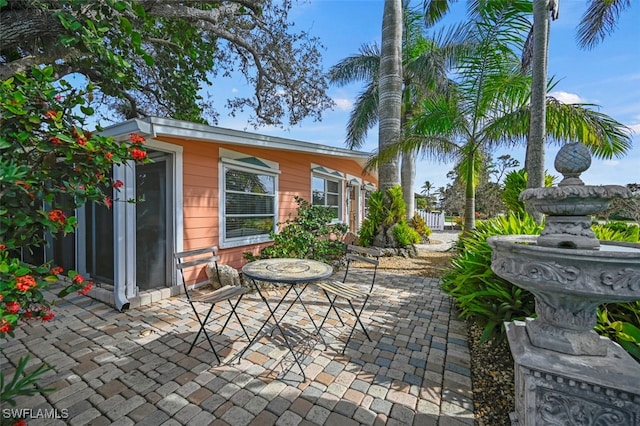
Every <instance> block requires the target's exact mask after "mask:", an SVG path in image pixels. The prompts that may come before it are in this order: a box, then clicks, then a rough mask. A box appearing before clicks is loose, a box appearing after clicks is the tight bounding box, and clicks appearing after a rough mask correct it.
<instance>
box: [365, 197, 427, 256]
mask: <svg viewBox="0 0 640 426" xmlns="http://www.w3.org/2000/svg"><path fill="white" fill-rule="evenodd" d="M406 211H407V206H406V204H405V203H404V200H403V198H402V188H401V187H400V186H399V185H396V186H394V187H391V188H389V189H387V190H386V191H384V192H383V191H380V190H378V191H374V192H373V193H371V196H370V197H369V211H368V212H367V217H365V219H364V221H363V222H362V226H361V228H360V232H359V234H358V237H359V239H358V243H359V244H360V245H362V246H365V247H368V246H371V245H373V246H376V247H406V246H409V245H411V244H417V243H419V242H420V241H421V240H422V236H421V235H420V233H419V232H418V231H416V229H415V228H413V227H411V226H410V225H409V224H408V223H407V219H406ZM425 226H426V224H425Z"/></svg>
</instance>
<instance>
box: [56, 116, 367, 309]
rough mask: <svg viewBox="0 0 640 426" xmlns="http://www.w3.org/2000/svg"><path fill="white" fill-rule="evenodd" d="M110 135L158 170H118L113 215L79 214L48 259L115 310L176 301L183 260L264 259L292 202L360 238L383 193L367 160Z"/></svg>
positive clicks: (171, 123) (299, 148)
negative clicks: (212, 251) (201, 256)
mask: <svg viewBox="0 0 640 426" xmlns="http://www.w3.org/2000/svg"><path fill="white" fill-rule="evenodd" d="M103 133H104V134H106V135H109V136H113V137H114V138H116V139H122V140H124V139H127V138H128V136H129V135H130V134H131V133H138V134H140V135H142V136H144V137H145V138H146V142H145V145H146V148H147V150H148V154H149V157H150V158H151V159H152V160H153V162H151V163H149V164H144V165H135V166H122V167H119V168H116V169H115V170H114V179H120V180H121V181H122V182H124V186H123V187H122V188H121V190H120V191H119V192H116V193H114V201H115V202H114V204H113V208H112V209H106V208H103V207H100V206H93V205H87V206H85V207H83V208H82V209H80V211H78V212H76V216H77V217H78V222H79V227H78V231H77V233H76V234H75V236H74V240H73V241H67V242H58V243H56V244H54V247H53V248H52V250H54V251H55V252H56V253H53V254H51V255H50V257H53V258H54V259H55V260H56V263H58V264H61V265H64V266H65V267H66V268H67V269H69V268H75V269H76V270H78V271H79V272H80V273H82V274H84V275H86V276H87V278H90V279H93V280H95V281H96V283H97V285H96V286H95V288H94V289H93V290H92V292H91V296H93V297H95V298H97V299H99V300H102V301H104V302H106V303H109V304H112V305H114V306H115V307H116V308H117V309H118V310H122V309H126V308H135V307H137V306H141V305H146V304H149V303H152V302H154V301H156V300H159V299H162V298H166V297H170V296H172V295H175V294H177V293H178V292H179V288H180V287H179V286H177V285H176V284H177V282H176V278H177V275H176V270H175V267H174V264H173V259H172V255H173V253H174V252H176V251H182V250H188V249H195V248H201V247H206V246H212V245H217V246H218V247H219V248H220V255H221V263H223V264H227V265H230V266H232V267H234V268H240V267H242V265H243V264H244V262H245V261H244V259H243V256H242V253H243V252H247V251H251V252H254V253H257V252H258V250H259V249H260V248H261V247H264V246H265V245H267V244H269V243H270V240H269V232H270V231H271V230H275V229H277V223H278V222H281V221H284V220H286V219H287V217H288V216H289V215H290V214H295V212H296V207H297V204H296V202H295V200H294V196H295V195H298V196H300V197H302V198H304V199H306V200H308V201H310V202H312V203H313V204H321V205H326V206H330V207H332V208H333V209H334V210H335V215H336V220H338V221H343V222H345V223H348V224H349V226H350V228H351V229H352V230H353V231H357V229H358V228H359V226H360V224H361V222H362V220H363V217H364V214H365V208H366V205H365V204H366V199H367V194H368V192H369V191H372V190H374V189H375V187H376V186H377V178H376V176H374V175H371V174H363V165H364V163H365V162H366V160H367V158H368V155H369V154H368V153H363V152H357V151H351V150H347V149H342V148H335V147H330V146H323V145H318V144H314V143H309V142H302V141H298V140H292V139H285V138H279V137H271V136H265V135H260V134H256V133H248V132H243V131H237V130H229V129H223V128H218V127H212V126H207V125H202V124H195V123H190V122H185V121H179V120H173V119H165V118H153V117H152V118H146V119H133V120H128V121H125V122H123V123H120V124H117V125H114V126H110V127H108V128H106V129H104V132H103ZM128 200H136V202H135V203H130V202H127V201H128ZM64 245H66V246H65V247H62V246H64ZM56 247H57V249H56ZM71 249H72V250H71ZM61 257H64V259H62V258H61ZM72 257H73V258H72ZM98 283H99V284H98Z"/></svg>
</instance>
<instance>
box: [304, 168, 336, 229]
mask: <svg viewBox="0 0 640 426" xmlns="http://www.w3.org/2000/svg"><path fill="white" fill-rule="evenodd" d="M342 180H343V179H342V178H341V177H338V176H337V173H336V175H335V176H334V175H325V174H324V173H317V172H314V173H313V176H312V178H311V193H312V202H311V204H313V205H314V206H326V207H330V208H331V210H333V212H334V219H335V220H342V205H343V204H344V203H343V202H342Z"/></svg>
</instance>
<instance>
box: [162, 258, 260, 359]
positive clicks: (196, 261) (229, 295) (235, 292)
mask: <svg viewBox="0 0 640 426" xmlns="http://www.w3.org/2000/svg"><path fill="white" fill-rule="evenodd" d="M217 254H218V247H216V246H213V247H207V248H202V249H197V250H188V251H183V252H180V253H175V254H174V258H175V260H176V266H177V268H178V270H179V271H180V277H181V278H182V286H183V287H184V292H185V294H186V295H187V300H188V301H189V304H190V305H191V308H192V309H193V312H194V314H195V315H196V319H197V320H198V322H199V323H200V329H199V330H198V334H196V337H195V339H193V343H191V347H190V348H189V352H187V355H188V354H190V353H191V350H192V349H193V347H194V346H195V344H196V342H197V341H198V338H199V337H200V333H202V332H204V335H205V337H206V338H207V340H208V341H209V345H211V349H212V350H213V353H214V355H215V356H216V359H217V360H218V362H221V361H220V357H219V356H218V352H216V349H215V348H214V347H213V342H212V341H211V339H210V337H209V334H208V333H207V330H206V329H205V325H206V324H207V321H208V320H209V317H210V316H211V313H212V312H213V308H214V307H215V306H216V304H217V303H219V302H224V301H225V300H226V301H227V302H229V306H230V307H231V311H229V314H228V316H227V320H226V321H225V323H224V325H223V326H222V329H221V330H220V334H222V333H223V332H224V329H225V328H226V327H227V324H229V320H231V315H232V314H233V315H235V317H236V319H237V320H238V323H240V327H242V331H244V334H245V335H246V336H247V339H248V340H251V338H250V337H249V333H247V330H246V329H245V328H244V325H243V324H242V321H240V317H239V316H238V313H237V312H236V307H237V306H238V304H239V303H240V301H241V300H242V296H244V294H245V293H246V292H248V291H249V290H248V289H247V288H245V287H241V286H233V285H224V286H223V287H220V288H219V289H217V290H214V291H212V292H207V293H203V294H201V295H194V294H192V293H193V289H189V286H188V285H187V282H186V280H185V277H184V270H185V269H188V268H192V267H195V266H200V265H207V264H209V263H213V264H214V265H215V268H216V274H217V275H218V281H219V282H220V284H222V281H221V280H220V271H219V269H218V260H219V259H220V257H219V256H218V255H217ZM185 259H186V260H185ZM192 287H193V286H192ZM234 299H237V300H236V301H235V303H233V302H232V300H234ZM196 304H205V305H209V310H208V311H207V314H206V316H205V317H204V320H203V319H202V314H203V313H202V314H201V313H198V309H196ZM223 316H224V314H221V315H219V316H218V317H216V318H215V319H218V318H221V317H223Z"/></svg>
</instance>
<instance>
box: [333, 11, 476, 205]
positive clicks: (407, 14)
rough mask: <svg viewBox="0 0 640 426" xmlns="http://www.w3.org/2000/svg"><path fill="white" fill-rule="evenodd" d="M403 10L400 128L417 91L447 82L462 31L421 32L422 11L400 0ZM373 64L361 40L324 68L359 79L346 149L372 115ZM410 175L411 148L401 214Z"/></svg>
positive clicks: (372, 50)
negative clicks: (430, 35)
mask: <svg viewBox="0 0 640 426" xmlns="http://www.w3.org/2000/svg"><path fill="white" fill-rule="evenodd" d="M403 15H404V19H403V26H404V30H403V37H402V40H403V41H402V53H403V55H402V56H403V71H402V77H403V83H402V87H403V90H402V99H403V102H402V113H401V124H402V128H403V129H404V127H405V124H406V123H407V122H408V121H409V119H410V117H411V115H412V111H413V109H414V107H415V106H416V105H417V104H418V102H419V101H420V99H421V98H422V97H424V96H427V95H428V93H431V92H434V91H437V90H446V87H447V86H448V85H449V81H448V79H447V69H448V68H449V67H450V64H451V63H452V62H453V61H454V58H455V55H456V54H457V52H459V51H460V49H461V48H462V47H461V46H463V44H462V42H461V40H463V39H464V33H463V31H462V28H461V27H456V28H453V29H452V31H449V32H444V31H442V32H440V33H439V34H437V35H435V36H434V39H433V40H432V39H429V38H427V37H426V36H425V29H426V28H425V27H424V25H421V24H420V21H422V15H421V14H419V13H417V12H416V11H415V10H411V9H410V8H409V2H408V1H406V0H405V1H404V3H403ZM379 67H380V50H379V48H378V46H377V45H376V44H375V43H374V44H370V45H363V46H362V47H361V48H360V50H359V53H358V54H356V55H352V56H349V57H347V58H345V59H343V60H341V61H340V62H338V63H337V64H336V65H334V66H333V67H331V69H330V70H329V78H330V81H331V82H332V83H334V84H339V85H345V84H349V83H352V82H354V81H360V80H363V81H364V82H365V88H364V90H363V91H362V92H361V93H360V94H359V95H358V98H357V100H356V103H355V106H354V108H353V110H352V111H351V115H350V117H349V122H348V124H347V138H346V141H345V143H346V145H347V146H348V147H349V148H351V149H354V148H359V147H361V146H362V145H363V144H364V141H365V137H366V135H367V132H368V130H369V129H370V128H372V127H373V126H374V125H375V124H376V123H377V121H378V73H379ZM403 133H404V131H403ZM414 178H415V156H414V154H413V153H411V154H407V155H403V156H402V163H401V184H402V187H403V192H404V194H403V198H404V200H405V203H406V204H407V216H412V215H413V210H414V209H413V203H414V194H413V187H414V181H413V180H414Z"/></svg>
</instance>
